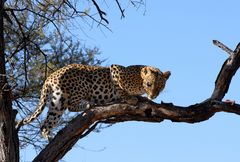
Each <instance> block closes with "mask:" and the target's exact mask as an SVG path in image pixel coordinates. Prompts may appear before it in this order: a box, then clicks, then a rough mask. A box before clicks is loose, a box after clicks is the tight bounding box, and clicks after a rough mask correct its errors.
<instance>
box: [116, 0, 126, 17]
mask: <svg viewBox="0 0 240 162" xmlns="http://www.w3.org/2000/svg"><path fill="white" fill-rule="evenodd" d="M116 3H117V5H118V8H119V10H120V12H121V19H122V18H125V15H124V12H125V10H124V9H122V7H121V5H120V3H119V1H118V0H116Z"/></svg>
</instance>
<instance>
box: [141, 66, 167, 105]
mask: <svg viewBox="0 0 240 162" xmlns="http://www.w3.org/2000/svg"><path fill="white" fill-rule="evenodd" d="M170 75H171V72H170V71H166V72H164V73H163V72H161V71H160V70H159V69H158V68H154V67H151V66H146V67H144V68H142V70H141V77H142V79H143V88H144V90H145V92H146V94H147V96H148V98H149V99H151V100H152V99H155V98H156V97H157V96H158V95H159V93H160V92H161V91H162V90H163V89H164V87H165V85H166V81H167V80H168V78H169V76H170Z"/></svg>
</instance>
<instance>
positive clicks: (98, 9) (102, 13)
mask: <svg viewBox="0 0 240 162" xmlns="http://www.w3.org/2000/svg"><path fill="white" fill-rule="evenodd" d="M92 2H93V4H94V6H95V7H96V9H97V11H98V14H99V16H100V18H101V20H103V21H105V22H106V23H107V24H109V22H108V20H107V19H106V18H104V16H106V15H107V14H106V12H104V11H102V10H101V9H100V7H99V5H98V4H97V2H96V1H95V0H92Z"/></svg>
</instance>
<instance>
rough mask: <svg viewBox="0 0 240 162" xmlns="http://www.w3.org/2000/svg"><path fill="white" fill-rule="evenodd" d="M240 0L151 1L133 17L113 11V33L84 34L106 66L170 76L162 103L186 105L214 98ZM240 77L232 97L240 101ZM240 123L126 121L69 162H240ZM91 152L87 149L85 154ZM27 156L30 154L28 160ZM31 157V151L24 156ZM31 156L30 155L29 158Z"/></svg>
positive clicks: (232, 118) (130, 11) (233, 118)
mask: <svg viewBox="0 0 240 162" xmlns="http://www.w3.org/2000/svg"><path fill="white" fill-rule="evenodd" d="M239 6H240V1H238V0H225V1H224V0H218V1H217V0H211V1H207V0H202V1H191V0H181V1H173V0H168V1H163V0H159V1H156V0H155V1H147V5H146V12H145V14H144V8H140V9H139V10H136V9H134V8H132V7H128V8H127V10H126V13H125V15H126V18H124V19H122V20H121V19H120V13H119V12H118V11H117V10H116V8H112V5H111V4H110V5H109V8H107V10H108V20H109V21H110V28H111V29H112V32H109V31H107V30H104V29H103V32H101V31H100V30H99V28H93V29H87V28H86V29H85V32H86V33H87V34H88V35H87V36H86V35H84V34H83V33H81V32H79V38H80V39H81V40H82V42H83V43H85V44H86V45H87V46H92V47H93V46H97V47H99V48H100V50H101V51H102V54H101V55H100V56H99V57H100V58H104V59H107V61H106V62H105V63H104V64H103V65H106V66H108V65H110V64H113V63H114V64H121V65H126V66H127V65H133V64H143V65H151V66H155V67H158V68H160V69H161V70H162V71H165V70H170V71H171V72H172V75H171V77H170V79H169V81H168V83H167V86H166V88H165V90H164V91H163V92H162V94H160V95H159V97H158V98H157V99H156V100H155V102H161V101H164V102H172V103H174V104H175V105H182V106H187V105H191V104H195V103H197V102H201V101H203V100H205V99H207V98H208V97H210V95H211V93H212V91H213V88H214V82H215V79H216V76H217V74H218V72H219V70H220V68H221V66H222V63H223V62H224V61H225V59H226V58H227V57H228V55H227V54H226V53H225V52H223V51H222V50H221V49H219V48H217V47H216V46H214V45H213V44H212V40H213V39H217V40H219V41H221V42H222V43H224V44H226V45H227V46H228V47H230V48H231V49H233V50H234V49H235V46H236V45H237V44H238V42H240V39H239V38H240V30H239V29H240V21H239ZM239 83H240V74H239V72H238V73H237V74H236V75H235V76H234V78H233V81H232V84H231V87H230V89H229V92H228V94H227V95H226V97H225V98H228V99H234V100H236V101H237V102H240V88H239ZM239 125H240V117H239V116H237V115H234V114H227V113H218V114H216V115H215V116H214V117H212V118H211V119H209V120H208V121H205V122H201V123H198V124H186V123H172V122H170V121H167V120H165V121H164V122H161V123H144V122H126V123H120V124H115V125H113V126H111V127H109V128H106V129H104V130H102V131H101V132H100V133H91V134H90V135H88V136H87V137H86V138H84V139H82V140H80V141H79V142H78V143H77V145H78V146H76V147H75V148H73V149H72V150H71V151H70V152H69V153H68V154H67V155H66V156H65V157H64V159H63V160H65V161H66V162H122V161H124V162H136V161H137V162H159V161H164V162H176V161H177V162H192V161H194V162H202V161H204V162H213V161H218V162H226V161H231V162H238V161H239V157H240V151H239V150H240V141H239V136H240V128H239ZM81 147H84V148H85V149H82V148H81ZM23 154H24V153H23ZM25 154H27V152H26V153H25ZM29 157H31V156H29Z"/></svg>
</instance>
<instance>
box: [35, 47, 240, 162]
mask: <svg viewBox="0 0 240 162" xmlns="http://www.w3.org/2000/svg"><path fill="white" fill-rule="evenodd" d="M239 48H240V45H238V46H237V47H236V49H235V50H234V52H233V53H232V54H230V56H229V58H228V59H227V60H226V61H225V62H224V64H223V65H222V68H221V70H220V72H219V74H218V77H217V79H216V82H215V88H214V91H213V93H212V95H211V97H210V98H208V99H207V100H205V101H203V102H201V103H198V104H194V105H190V106H187V107H182V106H177V105H174V104H172V103H163V102H162V103H161V104H157V103H154V102H152V101H150V100H148V99H146V98H144V97H139V102H138V104H137V105H134V106H133V105H128V104H125V103H115V104H111V105H106V106H97V107H94V108H91V109H89V110H86V111H85V112H83V113H82V114H80V115H78V116H77V117H76V118H75V119H73V120H72V121H71V122H70V123H69V124H68V125H67V126H66V127H65V128H64V129H62V130H61V131H59V132H58V134H57V135H56V136H55V138H54V139H53V140H52V141H51V142H50V143H49V144H48V145H47V146H46V148H45V149H43V150H42V151H41V152H40V154H39V155H38V156H37V157H36V158H35V159H34V160H33V161H34V162H40V161H45V162H48V161H49V162H56V161H58V160H59V159H61V158H62V157H63V156H64V155H65V154H66V153H67V152H68V151H69V150H71V149H72V147H73V146H74V144H75V143H76V142H77V141H78V140H79V139H81V138H82V137H83V135H84V134H85V133H89V132H90V131H91V130H92V128H94V127H95V126H96V123H99V122H102V123H117V122H125V121H145V122H161V121H163V120H165V119H167V120H171V121H173V122H186V123H197V122H201V121H205V120H208V119H209V118H211V117H212V116H213V115H214V114H215V113H217V112H228V113H234V114H237V115H240V105H238V104H234V105H231V104H228V103H225V102H222V101H221V100H222V98H223V97H224V95H225V93H227V90H228V87H229V85H230V82H231V79H232V77H233V76H234V74H235V72H236V71H237V69H238V68H239V66H240V52H239ZM80 158H81V157H80Z"/></svg>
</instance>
